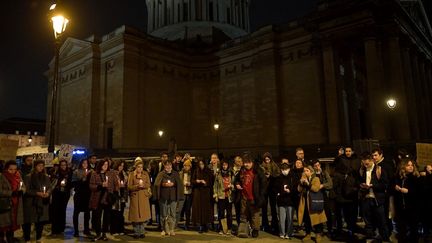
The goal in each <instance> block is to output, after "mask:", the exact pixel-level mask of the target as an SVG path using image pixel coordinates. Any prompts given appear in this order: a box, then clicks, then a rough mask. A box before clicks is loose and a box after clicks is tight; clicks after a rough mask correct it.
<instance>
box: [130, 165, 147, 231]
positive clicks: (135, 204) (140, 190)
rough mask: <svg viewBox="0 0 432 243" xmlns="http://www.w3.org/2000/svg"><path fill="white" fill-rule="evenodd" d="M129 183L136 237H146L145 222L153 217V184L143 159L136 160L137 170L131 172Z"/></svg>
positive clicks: (132, 219)
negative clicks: (151, 207)
mask: <svg viewBox="0 0 432 243" xmlns="http://www.w3.org/2000/svg"><path fill="white" fill-rule="evenodd" d="M127 185H128V189H129V196H130V204H129V221H131V222H132V225H133V230H134V238H135V239H138V238H144V237H145V230H144V223H145V222H146V221H147V220H149V219H150V218H151V214H150V200H149V199H150V197H151V184H150V175H149V173H148V172H147V170H144V163H143V162H142V160H138V161H137V162H135V170H134V171H133V172H131V173H130V174H129V178H128V181H127Z"/></svg>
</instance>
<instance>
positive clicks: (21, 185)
mask: <svg viewBox="0 0 432 243" xmlns="http://www.w3.org/2000/svg"><path fill="white" fill-rule="evenodd" d="M22 187H23V182H22V181H20V189H21V188H22Z"/></svg>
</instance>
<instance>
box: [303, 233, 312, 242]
mask: <svg viewBox="0 0 432 243" xmlns="http://www.w3.org/2000/svg"><path fill="white" fill-rule="evenodd" d="M310 240H312V237H311V235H310V234H306V236H305V237H303V239H302V241H303V242H306V241H310Z"/></svg>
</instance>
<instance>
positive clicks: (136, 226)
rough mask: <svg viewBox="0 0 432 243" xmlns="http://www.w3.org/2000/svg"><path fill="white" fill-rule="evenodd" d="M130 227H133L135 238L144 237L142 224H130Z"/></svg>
mask: <svg viewBox="0 0 432 243" xmlns="http://www.w3.org/2000/svg"><path fill="white" fill-rule="evenodd" d="M132 226H133V230H134V234H135V235H136V236H141V235H144V233H145V228H144V223H132Z"/></svg>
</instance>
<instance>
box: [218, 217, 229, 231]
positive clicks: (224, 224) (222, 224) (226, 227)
mask: <svg viewBox="0 0 432 243" xmlns="http://www.w3.org/2000/svg"><path fill="white" fill-rule="evenodd" d="M221 226H222V232H223V233H224V234H226V233H227V232H228V225H227V219H226V218H223V219H221ZM219 230H221V229H219Z"/></svg>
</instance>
